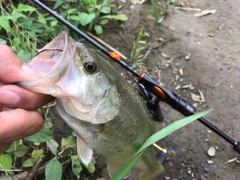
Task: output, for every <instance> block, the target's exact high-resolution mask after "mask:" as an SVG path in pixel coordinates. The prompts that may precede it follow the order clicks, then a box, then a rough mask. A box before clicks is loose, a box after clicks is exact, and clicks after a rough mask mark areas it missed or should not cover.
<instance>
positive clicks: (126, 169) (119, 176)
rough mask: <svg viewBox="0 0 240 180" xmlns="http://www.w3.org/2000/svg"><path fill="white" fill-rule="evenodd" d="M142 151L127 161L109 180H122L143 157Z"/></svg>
mask: <svg viewBox="0 0 240 180" xmlns="http://www.w3.org/2000/svg"><path fill="white" fill-rule="evenodd" d="M143 153H144V151H142V152H140V153H139V154H137V155H136V156H135V157H134V158H132V159H131V160H129V161H128V162H127V163H126V164H125V165H124V166H123V167H122V168H121V169H120V170H119V171H118V172H117V173H115V174H114V175H113V176H112V177H111V178H110V180H119V179H123V178H124V177H125V176H126V175H127V174H128V173H129V171H130V170H131V169H132V168H133V167H134V166H135V164H136V163H137V162H138V160H139V159H140V158H141V156H142V155H143Z"/></svg>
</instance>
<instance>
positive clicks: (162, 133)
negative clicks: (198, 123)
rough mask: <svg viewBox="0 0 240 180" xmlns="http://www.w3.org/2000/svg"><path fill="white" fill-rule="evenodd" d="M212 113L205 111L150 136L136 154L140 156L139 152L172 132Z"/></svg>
mask: <svg viewBox="0 0 240 180" xmlns="http://www.w3.org/2000/svg"><path fill="white" fill-rule="evenodd" d="M210 111H212V109H210V110H207V111H203V112H200V113H197V114H194V115H191V116H188V117H185V118H183V119H181V120H178V121H176V122H174V123H172V124H170V125H168V126H167V127H165V128H163V129H162V130H160V131H158V132H157V133H155V134H153V135H152V136H150V137H149V138H148V139H147V140H146V141H145V143H144V144H143V145H142V147H141V148H140V149H139V150H138V152H137V153H136V154H138V153H139V152H141V151H142V150H143V149H145V148H147V147H148V146H150V145H152V144H153V143H155V142H157V141H159V140H160V139H162V138H164V137H166V136H167V135H169V134H171V133H172V132H174V131H176V130H178V129H179V128H181V127H183V126H185V125H187V124H189V123H190V122H192V121H194V120H196V119H198V118H200V117H202V116H204V115H206V114H208V113H209V112H210Z"/></svg>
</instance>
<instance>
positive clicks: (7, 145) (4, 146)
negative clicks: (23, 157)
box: [0, 143, 11, 153]
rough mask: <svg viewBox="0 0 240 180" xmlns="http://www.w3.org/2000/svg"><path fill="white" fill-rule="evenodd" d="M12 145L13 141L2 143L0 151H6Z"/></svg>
mask: <svg viewBox="0 0 240 180" xmlns="http://www.w3.org/2000/svg"><path fill="white" fill-rule="evenodd" d="M10 146H11V143H7V144H0V153H3V152H5V151H6V150H7V149H8V148H9V147H10Z"/></svg>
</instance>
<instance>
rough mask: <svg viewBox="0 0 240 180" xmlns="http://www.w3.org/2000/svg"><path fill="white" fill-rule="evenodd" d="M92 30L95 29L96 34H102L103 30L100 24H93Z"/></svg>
mask: <svg viewBox="0 0 240 180" xmlns="http://www.w3.org/2000/svg"><path fill="white" fill-rule="evenodd" d="M94 30H95V32H96V34H97V35H99V34H102V32H103V30H102V26H100V25H96V26H94Z"/></svg>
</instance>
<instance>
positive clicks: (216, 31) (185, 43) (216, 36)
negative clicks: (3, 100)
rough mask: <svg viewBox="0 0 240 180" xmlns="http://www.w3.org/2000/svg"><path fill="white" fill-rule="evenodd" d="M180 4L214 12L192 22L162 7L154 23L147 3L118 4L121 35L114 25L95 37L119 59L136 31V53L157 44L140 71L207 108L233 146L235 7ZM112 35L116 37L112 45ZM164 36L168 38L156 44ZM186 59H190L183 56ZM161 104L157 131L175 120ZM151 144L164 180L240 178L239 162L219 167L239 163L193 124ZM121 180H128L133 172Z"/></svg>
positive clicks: (209, 0)
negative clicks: (163, 156)
mask: <svg viewBox="0 0 240 180" xmlns="http://www.w3.org/2000/svg"><path fill="white" fill-rule="evenodd" d="M182 3H183V5H184V7H185V8H188V7H191V8H199V9H201V10H216V13H214V14H211V15H207V16H203V17H195V16H194V14H196V13H199V12H197V11H187V10H181V9H179V8H177V7H176V6H169V7H168V13H167V16H166V18H165V19H164V20H163V21H162V23H160V24H156V23H155V22H154V18H153V14H152V11H151V7H150V6H149V5H148V3H145V4H143V5H129V6H126V5H124V6H123V9H122V11H123V12H124V13H126V14H127V15H128V17H129V21H128V22H127V23H126V24H125V27H124V30H121V31H120V32H121V33H119V29H118V28H112V29H109V33H108V35H107V37H102V38H103V39H104V40H105V41H107V42H108V43H109V44H111V45H112V46H113V47H116V48H118V49H120V50H121V51H122V52H123V53H126V54H127V53H129V47H131V44H132V42H133V36H134V35H136V34H137V32H138V31H139V29H140V28H141V27H144V30H145V31H146V32H147V33H149V35H150V38H149V40H150V41H149V44H148V46H147V48H145V50H143V52H144V53H147V50H148V48H150V47H153V46H155V45H157V44H159V46H158V47H156V48H152V49H151V51H150V53H148V54H147V57H146V60H145V65H146V66H147V70H148V73H149V74H150V75H151V76H152V77H153V78H154V79H155V80H157V81H158V82H160V83H161V84H162V85H163V86H165V87H167V88H169V89H170V90H172V91H174V92H175V93H177V94H178V95H180V96H181V97H183V98H184V99H186V100H187V101H188V102H190V103H191V104H194V105H195V106H196V109H197V110H198V111H203V110H207V109H211V108H213V109H214V111H212V112H211V113H210V114H209V115H207V116H206V118H207V119H208V120H209V121H210V122H211V123H213V124H214V125H216V126H217V127H218V128H219V129H221V130H222V131H224V132H225V133H227V134H228V135H229V136H231V137H232V138H233V139H234V140H236V141H238V140H239V139H240V132H239V122H240V118H239V103H238V102H239V90H240V85H239V76H240V74H239V70H240V65H239V62H240V61H239V57H238V54H239V53H240V48H239V45H238V44H239V43H240V41H239V38H238V37H239V35H240V33H239V29H240V23H239V16H240V9H239V7H240V2H238V1H234V0H228V1H224V0H215V1H213V0H202V1H198V0H192V1H188V2H187V1H183V2H182ZM116 29H117V30H116ZM114 37H115V38H116V37H118V38H117V39H119V40H118V41H116V39H115V40H114V41H112V40H111V39H114ZM124 39H125V40H124ZM167 39H171V40H170V41H168V42H166V43H161V40H167ZM186 56H187V57H188V56H190V57H189V59H188V58H186ZM191 85H192V86H191ZM192 87H193V88H192ZM201 92H202V94H203V97H204V99H200V100H198V99H193V98H194V97H192V96H191V93H193V94H195V95H197V96H200V93H201ZM161 107H162V111H163V114H164V117H165V119H164V122H163V123H159V128H161V127H163V126H165V125H167V124H170V123H171V122H174V121H175V120H178V119H180V118H181V117H182V115H180V114H179V113H178V112H176V111H175V110H173V109H171V108H170V107H169V106H168V105H166V104H165V103H161ZM159 144H160V145H161V146H162V147H164V148H166V149H167V150H168V153H167V160H166V161H165V163H164V165H165V168H166V174H165V176H164V179H175V180H176V179H178V180H180V179H184V180H185V179H201V180H205V179H211V180H219V179H222V180H228V179H240V176H239V173H240V164H239V161H238V160H237V161H233V162H230V163H226V162H227V161H228V160H231V159H233V158H238V159H239V154H238V153H236V152H235V151H234V150H232V147H231V146H230V145H229V144H228V143H227V142H226V141H224V140H222V139H221V138H220V137H219V136H217V135H215V133H213V132H211V131H209V129H207V128H206V127H205V126H203V125H202V124H201V123H200V122H197V121H195V122H194V123H191V124H190V125H188V126H186V127H184V128H182V129H180V130H178V131H177V132H175V133H173V134H172V135H170V136H168V137H167V138H165V139H164V140H162V141H161V142H159ZM211 146H212V147H215V149H216V154H215V156H214V157H209V156H208V154H207V151H208V149H209V148H210V147H211ZM129 179H135V174H134V173H133V174H132V176H131V177H130V178H129Z"/></svg>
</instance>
